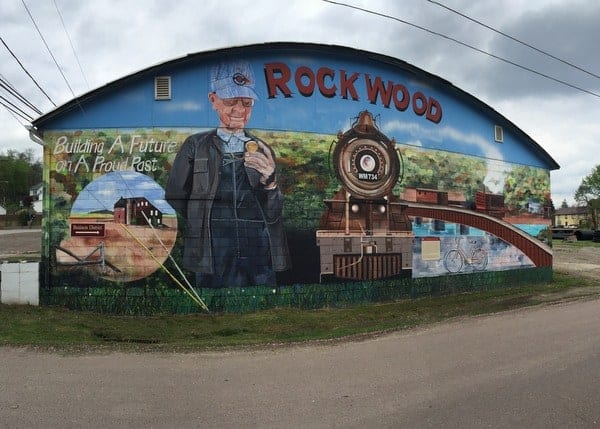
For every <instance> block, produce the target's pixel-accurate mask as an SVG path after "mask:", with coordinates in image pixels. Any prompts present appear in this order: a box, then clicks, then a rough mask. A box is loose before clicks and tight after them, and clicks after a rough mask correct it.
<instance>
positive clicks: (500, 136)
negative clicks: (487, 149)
mask: <svg viewBox="0 0 600 429" xmlns="http://www.w3.org/2000/svg"><path fill="white" fill-rule="evenodd" d="M494 140H496V141H497V142H498V143H502V142H503V141H504V130H503V129H502V127H501V126H500V125H494Z"/></svg>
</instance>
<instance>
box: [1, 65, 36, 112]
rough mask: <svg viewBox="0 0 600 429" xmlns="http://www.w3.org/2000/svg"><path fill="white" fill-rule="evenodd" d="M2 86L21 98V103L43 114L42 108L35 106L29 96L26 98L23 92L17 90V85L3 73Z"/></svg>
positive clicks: (17, 97)
mask: <svg viewBox="0 0 600 429" xmlns="http://www.w3.org/2000/svg"><path fill="white" fill-rule="evenodd" d="M0 88H3V89H4V90H5V91H6V92H8V93H9V94H10V95H12V96H13V97H15V98H16V99H17V100H19V101H20V102H21V103H23V104H24V105H26V106H27V107H29V108H30V109H31V110H33V111H34V112H35V113H37V114H38V115H41V114H42V111H41V110H39V109H38V108H37V107H35V105H34V104H33V103H32V102H31V101H29V100H28V99H27V98H25V96H24V95H23V94H21V93H20V92H19V91H17V90H16V89H15V87H14V86H13V85H11V84H10V82H8V81H7V80H6V79H5V78H4V77H3V76H2V75H1V74H0Z"/></svg>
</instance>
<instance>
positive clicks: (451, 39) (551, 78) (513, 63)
mask: <svg viewBox="0 0 600 429" xmlns="http://www.w3.org/2000/svg"><path fill="white" fill-rule="evenodd" d="M323 1H324V2H326V3H331V4H335V5H337V6H344V7H348V8H350V9H355V10H359V11H361V12H365V13H368V14H371V15H376V16H380V17H382V18H388V19H392V20H394V21H398V22H401V23H403V24H406V25H410V26H411V27H415V28H418V29H419V30H422V31H425V32H427V33H430V34H433V35H434V36H438V37H441V38H443V39H446V40H450V41H452V42H454V43H457V44H459V45H461V46H464V47H466V48H469V49H472V50H474V51H476V52H479V53H481V54H485V55H488V56H490V57H492V58H495V59H497V60H499V61H502V62H505V63H507V64H510V65H513V66H515V67H518V68H520V69H522V70H525V71H528V72H530V73H534V74H536V75H538V76H541V77H544V78H546V79H549V80H551V81H554V82H556V83H560V84H561V85H565V86H568V87H569V88H572V89H576V90H578V91H581V92H585V93H586V94H590V95H593V96H594V97H598V98H600V94H597V93H595V92H593V91H590V90H588V89H585V88H581V87H579V86H577V85H573V84H571V83H569V82H566V81H564V80H560V79H558V78H555V77H552V76H550V75H547V74H545V73H542V72H539V71H537V70H534V69H532V68H530V67H527V66H524V65H521V64H518V63H516V62H514V61H511V60H508V59H506V58H503V57H500V56H498V55H495V54H492V53H491V52H487V51H485V50H483V49H480V48H477V47H476V46H473V45H469V44H468V43H465V42H461V41H460V40H458V39H455V38H453V37H450V36H447V35H445V34H442V33H438V32H437V31H433V30H430V29H428V28H426V27H422V26H420V25H418V24H414V23H412V22H409V21H405V20H403V19H400V18H396V17H394V16H391V15H387V14H384V13H380V12H375V11H373V10H369V9H364V8H361V7H358V6H353V5H349V4H346V3H340V2H336V1H332V0H323Z"/></svg>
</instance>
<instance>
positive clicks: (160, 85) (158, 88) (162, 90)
mask: <svg viewBox="0 0 600 429" xmlns="http://www.w3.org/2000/svg"><path fill="white" fill-rule="evenodd" d="M154 99H155V100H170V99H171V76H156V77H155V78H154Z"/></svg>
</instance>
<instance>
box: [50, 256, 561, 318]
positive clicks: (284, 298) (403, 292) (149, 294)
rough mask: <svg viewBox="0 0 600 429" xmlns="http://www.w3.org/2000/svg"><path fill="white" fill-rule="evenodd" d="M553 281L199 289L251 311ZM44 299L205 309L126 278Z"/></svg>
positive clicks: (221, 307) (472, 278)
mask: <svg viewBox="0 0 600 429" xmlns="http://www.w3.org/2000/svg"><path fill="white" fill-rule="evenodd" d="M549 281H552V268H551V267H539V268H528V269H519V270H508V271H488V272H481V273H473V274H460V275H452V276H443V277H423V278H416V279H411V278H394V279H387V280H378V281H369V282H348V283H335V284H297V285H292V286H279V287H275V288H272V287H261V286H258V287H248V288H224V289H201V290H198V291H197V292H198V294H199V295H200V297H201V298H202V300H203V301H204V302H205V303H206V304H207V305H208V307H209V308H210V310H211V311H213V312H226V313H246V312H253V311H260V310H266V309H271V308H278V307H279V308H281V307H290V308H300V309H316V308H324V307H343V306H346V305H350V304H362V303H370V302H385V301H393V300H397V299H410V298H420V297H425V296H439V295H448V294H454V293H461V292H472V291H485V290H493V289H502V288H507V287H515V286H521V285H525V284H532V283H542V282H549ZM88 284H89V283H88ZM40 305H48V306H60V307H66V308H69V309H72V310H81V311H93V312H97V313H110V314H126V315H152V314H187V313H200V312H202V311H203V310H202V309H201V308H200V307H199V306H198V305H197V304H196V303H195V302H194V301H193V300H192V299H191V298H190V297H189V296H188V295H187V294H186V293H185V292H183V291H182V290H180V289H176V288H174V287H164V286H163V287H153V286H144V287H135V286H134V287H127V286H126V285H124V284H114V285H113V286H102V287H93V286H91V287H67V286H61V285H53V286H52V287H41V288H40Z"/></svg>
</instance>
